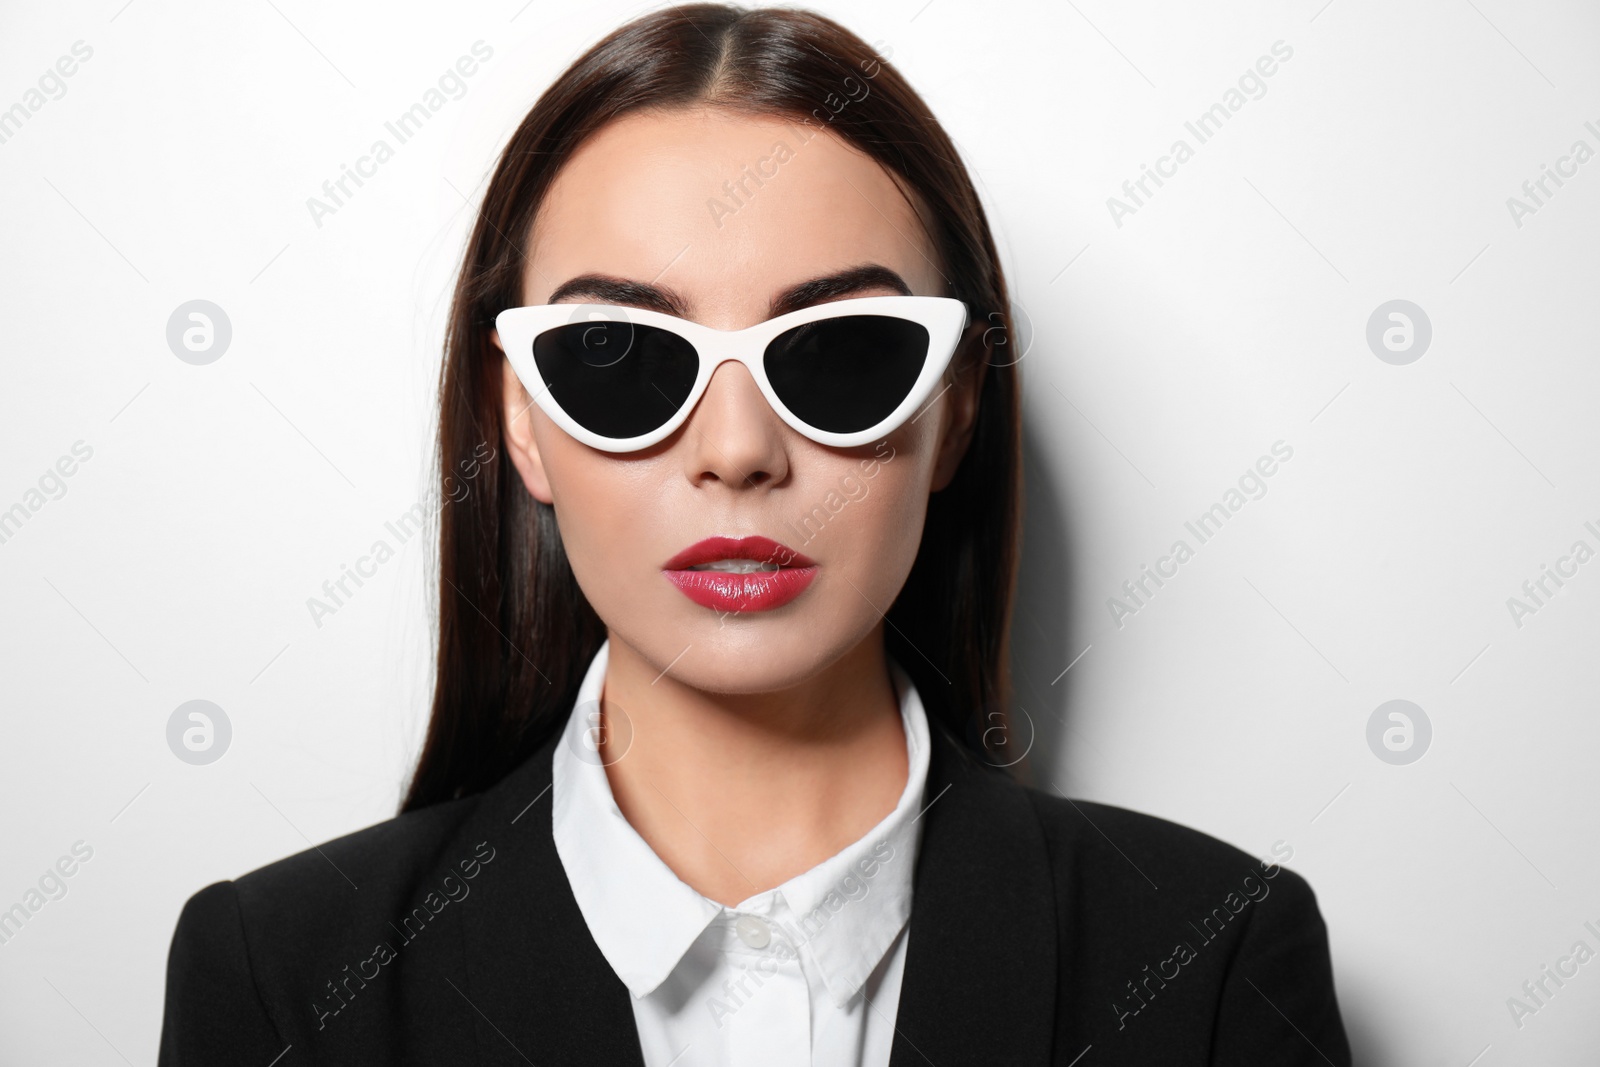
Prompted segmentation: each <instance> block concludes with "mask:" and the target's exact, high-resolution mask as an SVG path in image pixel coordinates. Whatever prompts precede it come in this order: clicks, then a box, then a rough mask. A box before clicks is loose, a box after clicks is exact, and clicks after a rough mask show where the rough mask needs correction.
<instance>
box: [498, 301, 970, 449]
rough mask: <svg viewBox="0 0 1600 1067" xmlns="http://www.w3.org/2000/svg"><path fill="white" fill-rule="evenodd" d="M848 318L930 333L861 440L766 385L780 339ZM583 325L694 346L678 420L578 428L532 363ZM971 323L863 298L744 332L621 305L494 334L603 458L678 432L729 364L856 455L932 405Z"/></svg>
mask: <svg viewBox="0 0 1600 1067" xmlns="http://www.w3.org/2000/svg"><path fill="white" fill-rule="evenodd" d="M849 315H882V316H887V317H889V318H896V319H905V320H907V321H908V322H915V323H917V324H918V325H920V326H922V327H923V328H924V329H926V330H927V331H928V356H927V359H925V360H924V361H923V364H922V370H921V372H920V373H919V374H918V376H917V380H916V382H915V383H914V384H913V385H912V387H911V391H910V392H909V393H907V394H906V397H905V399H904V400H902V401H901V402H900V403H899V404H898V405H897V406H896V407H895V409H894V410H893V411H892V412H890V413H889V415H888V416H887V417H886V418H884V419H883V420H882V421H881V422H879V423H877V424H876V425H874V426H871V427H869V428H867V429H865V430H861V431H858V432H856V433H833V432H831V431H828V430H822V429H819V428H817V427H815V426H811V425H809V424H808V423H806V422H805V421H804V420H802V419H801V418H799V417H798V416H797V415H795V414H794V412H792V411H790V410H789V408H788V407H787V406H786V405H785V404H784V403H783V401H781V400H779V399H778V395H777V393H775V392H774V391H773V389H772V383H771V382H770V381H768V379H767V372H766V369H765V368H764V367H763V366H762V359H763V357H764V356H765V355H766V350H767V345H769V344H771V343H772V341H773V340H774V339H776V338H777V337H778V335H779V334H782V333H784V332H785V331H788V330H792V329H794V328H795V327H796V326H803V325H805V324H806V323H810V322H817V321H819V320H822V319H832V318H842V317H845V316H849ZM582 321H589V322H631V323H637V324H639V325H641V326H654V327H658V328H660V329H664V330H668V331H670V332H671V333H674V334H677V335H678V336H679V337H682V338H683V339H684V340H686V341H688V342H689V343H690V344H691V345H693V346H694V350H695V352H696V354H697V355H698V356H699V359H700V365H699V368H698V370H697V372H696V375H695V380H694V385H693V386H692V387H691V388H690V389H689V395H688V397H687V398H685V400H684V402H683V405H682V406H681V407H680V408H679V409H678V410H677V412H676V413H674V414H673V416H672V418H670V419H668V420H667V421H666V422H665V423H663V424H662V425H661V426H658V427H657V428H656V429H654V430H651V431H650V432H649V433H645V434H640V435H638V436H637V437H625V438H617V437H603V436H601V435H600V434H597V433H595V432H593V431H592V430H589V429H586V428H585V427H583V426H581V425H579V423H578V422H577V421H576V420H574V419H573V418H572V417H571V416H570V415H568V414H567V413H566V412H565V411H564V410H562V408H561V405H560V404H559V403H557V401H556V399H555V397H553V396H551V395H550V390H549V388H548V387H547V386H546V384H545V381H544V379H543V377H542V376H541V375H540V374H539V368H538V366H537V365H536V364H535V362H534V358H533V342H534V339H535V338H536V337H538V336H539V335H540V334H541V333H544V332H545V331H546V330H551V329H555V328H556V327H558V326H565V325H568V324H570V323H574V322H582ZM968 321H969V318H968V315H967V306H966V304H964V303H963V302H962V301H960V300H956V299H953V298H951V297H945V296H864V297H853V298H850V299H846V300H833V301H829V302H826V303H822V304H814V305H812V306H811V307H805V308H800V309H799V310H798V311H791V312H789V313H788V314H786V315H779V316H778V317H777V318H773V319H767V320H766V321H765V322H759V323H757V324H755V325H754V326H748V327H746V328H744V329H742V330H718V329H714V328H712V327H710V326H705V325H702V324H700V323H698V322H691V321H689V320H688V319H680V318H678V317H677V316H675V315H664V314H662V313H661V312H658V311H650V310H647V309H644V308H634V307H621V306H618V305H614V304H535V305H531V306H528V307H515V308H507V309H505V310H504V311H502V312H500V314H498V315H496V316H495V329H496V330H498V331H499V336H500V346H501V350H502V351H504V352H505V355H506V358H507V359H508V360H510V362H511V369H512V370H514V371H516V374H517V377H518V378H520V379H521V380H522V385H523V388H524V389H526V390H527V391H528V395H529V396H530V397H532V398H533V401H534V403H536V404H538V405H539V408H540V410H542V411H543V412H544V413H545V414H546V415H548V416H550V419H551V421H553V422H554V423H555V424H556V425H557V426H560V427H561V428H562V429H563V430H565V431H566V432H567V433H568V434H569V435H571V436H572V437H573V438H575V439H576V440H578V441H580V442H582V443H583V444H586V445H588V446H589V447H590V448H596V449H599V450H600V451H602V452H637V451H639V450H640V449H644V448H649V447H650V446H651V445H653V444H656V443H657V442H660V441H664V440H666V439H667V438H668V437H670V436H672V435H673V434H674V433H676V432H677V430H678V427H680V426H682V425H683V424H684V423H685V422H686V421H688V418H689V415H690V413H692V412H693V411H694V409H695V406H696V405H698V404H699V403H700V398H701V397H703V396H704V395H705V391H706V388H707V387H708V386H709V385H710V384H711V375H712V374H713V373H714V372H715V371H716V369H717V368H718V367H720V366H721V365H722V364H724V363H726V362H728V361H729V360H733V361H735V362H738V363H743V364H744V365H745V368H746V369H747V370H749V371H750V376H751V377H752V378H754V379H755V382H756V386H757V388H759V389H760V390H761V395H762V396H764V397H766V400H767V403H768V404H770V405H771V406H772V410H773V411H774V412H775V413H776V414H777V416H778V417H779V418H780V419H782V420H783V421H784V422H785V423H787V424H788V425H789V426H790V428H792V429H793V430H794V431H795V432H796V433H799V434H801V435H802V436H804V437H806V438H809V439H810V440H812V441H815V442H817V443H818V444H821V445H827V446H830V447H833V448H856V447H859V446H861V445H865V444H870V443H872V442H873V441H875V440H877V439H879V438H881V437H884V436H886V435H888V434H889V433H891V432H893V431H894V430H896V429H898V428H899V427H900V426H901V425H902V424H903V423H904V422H905V421H906V420H907V419H908V418H910V417H911V414H912V412H914V411H915V410H916V409H917V408H919V407H921V406H922V404H923V402H924V401H926V400H927V399H928V396H929V394H930V393H932V392H933V389H934V386H936V385H937V384H938V383H939V379H940V378H941V377H942V376H943V375H944V372H945V369H946V368H947V367H949V365H950V360H951V359H952V358H953V357H954V356H955V352H956V347H957V346H958V345H959V344H960V342H961V336H962V334H963V333H964V332H965V330H966V327H967V323H968Z"/></svg>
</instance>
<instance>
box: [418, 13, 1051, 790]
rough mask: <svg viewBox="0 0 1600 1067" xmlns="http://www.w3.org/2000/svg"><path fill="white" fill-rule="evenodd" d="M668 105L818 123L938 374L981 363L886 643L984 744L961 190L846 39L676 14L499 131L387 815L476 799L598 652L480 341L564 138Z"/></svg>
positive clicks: (516, 285) (471, 268)
mask: <svg viewBox="0 0 1600 1067" xmlns="http://www.w3.org/2000/svg"><path fill="white" fill-rule="evenodd" d="M686 107H721V108H727V109H729V110H733V111H737V112H741V113H754V114H759V115H768V116H775V117H783V118H786V119H789V120H793V121H799V122H803V123H806V124H808V125H809V126H811V127H813V128H814V129H815V128H823V129H826V130H828V131H830V132H832V133H833V134H834V135H836V136H838V137H839V138H841V139H843V140H844V142H845V143H847V144H849V145H852V146H853V147H855V148H857V149H859V150H860V151H862V152H864V153H865V154H866V155H868V156H870V157H871V158H872V159H874V160H876V161H877V162H878V163H879V164H880V165H882V166H883V167H884V168H885V169H886V170H887V171H888V172H889V173H890V174H891V175H893V176H894V177H895V178H896V179H897V180H898V181H899V182H900V184H901V185H902V186H903V187H904V188H907V189H909V190H910V191H911V192H912V193H913V194H914V195H913V196H912V197H910V199H911V200H912V201H913V203H914V206H915V207H916V208H917V210H918V213H919V214H920V215H921V217H922V221H923V226H924V228H925V229H926V231H927V233H928V236H929V238H930V239H931V241H932V243H933V245H934V247H935V248H936V249H937V252H938V257H939V264H938V266H939V268H940V270H941V271H942V273H943V274H944V277H945V279H946V282H947V285H948V293H947V295H949V296H953V297H956V298H958V299H960V300H963V301H965V302H966V304H967V307H968V309H969V314H970V316H971V319H972V322H973V325H972V327H971V328H970V330H969V333H968V335H967V337H966V338H965V339H964V340H963V344H962V347H961V349H960V351H959V352H958V354H957V357H956V359H955V361H954V365H953V367H952V374H965V373H973V372H975V371H978V370H981V371H982V372H983V387H982V392H981V394H980V401H979V414H978V419H977V425H976V428H975V431H974V436H973V439H972V443H971V446H970V447H969V449H968V451H967V453H966V455H965V457H964V458H963V460H962V462H961V464H960V466H959V469H958V470H957V472H956V475H955V477H954V480H953V481H952V482H951V484H950V485H949V486H948V487H946V488H945V489H944V490H942V491H941V492H938V493H934V494H933V495H932V496H931V498H930V500H929V504H928V515H927V522H926V525H925V528H924V531H923V535H922V544H921V546H920V548H919V550H918V553H917V558H916V562H915V564H914V565H913V567H912V570H911V574H910V576H909V578H908V579H907V581H906V584H905V588H904V589H903V590H902V591H901V593H900V595H899V598H898V599H897V600H896V601H895V602H894V604H893V606H892V607H891V608H890V609H889V612H888V615H887V619H888V624H887V625H886V627H885V641H886V648H887V651H888V654H889V655H890V656H892V657H893V658H894V659H895V660H896V661H897V662H898V663H900V664H901V665H902V666H903V667H904V668H905V669H906V671H907V672H908V673H909V674H910V676H911V678H912V680H913V681H914V682H915V683H916V686H917V689H918V691H919V693H920V694H921V696H922V699H923V702H924V705H925V707H926V708H927V711H928V714H929V716H930V718H931V719H933V720H934V721H935V722H942V723H944V724H945V725H947V726H949V727H950V728H951V729H952V730H953V731H954V732H955V734H956V735H957V736H958V737H960V738H961V739H962V740H963V741H964V742H965V744H966V745H967V746H969V747H970V748H971V749H972V750H973V751H975V752H977V753H980V754H986V753H989V752H992V751H993V750H994V744H993V742H994V741H995V739H996V738H997V737H999V736H1003V733H1002V732H1001V731H1002V730H1003V724H1004V722H1005V715H1006V711H1007V703H1008V700H1009V698H1010V682H1009V670H1008V664H1007V654H1006V650H1007V642H1008V637H1009V631H1010V622H1011V601H1012V595H1013V591H1014V586H1015V573H1016V560H1017V553H1018V547H1019V546H1018V530H1019V525H1020V508H1021V463H1020V448H1021V432H1020V426H1019V404H1018V381H1017V377H1016V368H1015V366H1014V362H1015V361H1014V359H1013V358H1012V357H1011V355H1010V353H1011V351H1012V349H1013V348H1014V347H1015V346H1014V344H1012V343H1008V342H1009V341H1011V339H1012V338H1013V337H1014V335H1013V333H1012V330H1011V317H1010V304H1009V301H1008V298H1007V293H1006V283H1005V277H1004V275H1003V274H1002V272H1001V269H1000V262H999V258H998V256H997V255H996V252H995V247H994V240H993V238H992V236H991V235H990V233H989V224H988V221H987V219H986V218H985V217H984V212H983V208H982V206H981V205H980V203H979V201H978V196H977V193H976V192H975V190H974V189H973V186H972V182H971V180H970V179H969V178H968V176H967V172H966V169H965V168H964V167H963V165H962V163H961V161H960V158H959V157H958V156H957V154H956V150H955V147H954V146H953V145H952V144H951V143H950V139H949V138H948V137H947V136H946V135H945V132H944V130H943V129H941V128H940V126H939V124H938V122H936V121H935V120H934V118H933V116H932V115H931V114H930V113H929V110H928V107H927V105H926V104H925V103H923V101H922V99H921V97H919V96H918V95H917V94H916V93H915V92H914V91H913V90H912V89H911V87H910V86H909V85H908V84H907V83H906V82H905V81H904V80H903V79H902V78H901V77H900V75H899V74H898V73H897V72H896V71H895V70H894V68H893V67H892V66H890V64H889V63H888V62H887V58H886V57H884V56H880V55H878V54H877V53H876V52H874V50H873V49H872V48H871V47H870V46H868V45H867V44H866V43H865V42H864V41H862V40H861V39H860V38H859V37H857V36H856V35H855V34H853V33H851V32H850V31H848V30H846V29H845V28H844V27H842V26H840V25H838V24H837V23H835V22H833V21H831V20H829V19H826V18H823V17H822V16H820V15H816V14H812V13H809V12H805V11H797V10H790V9H778V8H762V9H758V10H744V9H741V8H737V7H730V6H725V5H721V4H693V5H689V6H684V7H674V8H669V9H666V10H662V11H658V12H655V13H653V14H649V15H645V16H643V17H641V18H639V19H637V20H635V21H633V22H630V23H628V24H627V25H625V26H623V27H621V28H620V29H618V30H617V31H615V32H614V33H612V34H611V35H610V36H608V37H606V38H605V39H604V40H602V41H601V42H600V43H599V44H596V45H595V46H594V47H593V48H591V49H590V50H589V51H588V52H587V53H585V54H584V55H583V56H582V57H581V58H579V59H578V60H577V61H576V62H575V63H573V64H572V66H571V67H570V68H568V69H567V70H566V72H565V73H563V74H562V75H561V76H560V77H559V78H557V79H556V81H555V84H553V85H552V86H550V88H549V89H548V90H546V91H545V93H544V95H542V96H541V97H539V99H538V102H537V103H535V104H534V106H533V109H532V110H531V111H529V112H528V115H527V117H526V118H525V119H523V121H522V124H521V126H519V127H518V128H517V131H516V133H515V134H513V135H512V137H511V141H510V143H509V144H507V145H506V148H505V151H504V153H503V154H502V155H501V156H500V160H499V162H498V164H497V165H496V167H495V171H494V176H493V177H492V179H491V180H490V182H489V186H488V190H487V192H486V193H485V195H484V201H483V207H482V209H481V210H480V211H479V213H478V218H477V223H476V225H475V226H474V227H473V230H472V237H471V239H470V241H469V243H468V245H467V249H466V254H465V257H464V260H463V263H462V267H461V274H460V278H459V280H458V281H457V284H456V289H455V295H454V299H453V302H452V305H451V309H450V319H449V326H448V331H447V335H446V341H445V360H444V367H443V370H442V372H441V375H440V415H439V441H438V453H437V457H436V458H437V462H438V465H439V468H440V469H439V475H440V477H441V478H444V479H449V478H452V477H454V478H456V479H457V480H459V479H461V478H462V477H463V476H470V477H471V481H470V483H469V485H468V491H467V492H466V493H465V494H464V495H462V496H460V497H459V498H457V497H456V495H455V494H454V492H452V493H451V494H450V496H451V498H452V500H453V501H454V502H452V503H450V504H448V506H445V507H443V508H442V509H441V511H440V515H439V653H438V673H437V679H436V683H435V688H434V696H433V712H432V718H431V720H430V722H429V724H428V733H427V741H426V744H425V746H424V748H423V750H422V755H421V757H420V759H419V760H418V763H417V768H416V773H415V774H414V776H413V778H412V781H411V786H410V790H409V792H408V793H407V795H406V797H405V800H404V803H403V805H402V807H401V810H402V811H411V810H414V809H416V808H421V807H425V806H427V805H429V804H434V803H438V802H440V801H445V800H450V799H453V798H456V797H461V796H466V795H469V794H472V793H475V792H478V791H480V790H483V789H485V788H487V787H488V786H490V785H492V784H494V783H495V782H496V781H498V780H499V779H500V778H502V777H503V776H504V775H505V774H506V773H507V772H509V771H510V770H511V769H512V768H514V767H515V766H517V765H518V764H519V763H521V762H522V761H523V760H524V759H526V758H527V757H528V756H529V755H530V754H531V753H532V752H533V751H534V750H535V749H536V748H538V747H539V745H541V744H542V743H543V742H544V741H546V740H548V738H549V737H550V735H551V734H552V732H554V731H555V730H557V729H558V728H559V727H560V725H561V724H562V723H563V722H564V721H565V719H566V716H567V715H568V714H569V713H570V711H571V707H572V702H573V700H574V699H576V696H577V690H578V686H579V685H580V683H581V682H582V680H583V675H584V672H585V670H586V669H587V667H588V664H589V661H590V659H591V658H593V656H594V654H595V652H596V651H598V649H599V647H600V644H601V642H602V641H603V640H604V639H605V636H606V631H605V627H604V625H603V624H602V623H601V621H600V619H599V617H598V616H597V615H596V614H595V612H594V609H593V608H592V607H591V606H590V605H589V602H588V600H587V599H586V598H585V597H584V595H583V591H582V590H581V589H579V588H578V583H577V580H576V579H575V578H574V576H573V573H572V568H571V566H570V564H569V563H568V561H567V556H566V551H565V549H564V548H563V547H562V544H561V535H560V532H559V531H558V530H557V527H556V520H555V513H554V511H553V510H552V509H551V507H550V506H549V505H546V504H542V503H539V502H538V501H536V500H534V499H533V498H532V497H531V496H530V495H529V494H528V492H527V490H526V488H525V487H524V485H523V483H522V480H521V478H520V477H519V476H518V475H517V472H516V470H515V468H514V467H513V466H512V465H511V464H510V463H508V462H506V461H505V457H504V454H503V450H502V445H501V442H502V441H503V436H502V434H503V429H504V426H503V424H504V408H503V406H502V402H501V384H502V377H501V373H502V372H501V361H502V359H503V357H502V356H501V354H500V352H499V351H498V350H497V349H495V348H494V347H493V346H492V343H491V341H490V338H489V331H490V328H491V326H492V325H493V320H494V316H495V315H496V314H497V313H498V312H500V311H501V310H502V309H504V308H508V307H515V306H517V305H518V304H519V303H520V302H521V300H520V295H521V292H522V281H523V278H522V274H523V268H524V264H525V263H526V261H527V259H528V251H527V249H526V248H525V247H524V244H523V243H524V242H525V241H526V240H527V239H528V235H529V233H530V232H531V229H532V224H533V220H534V216H535V213H536V212H537V211H538V208H539V205H540V204H541V203H542V201H543V200H544V197H545V194H546V192H547V191H548V190H549V188H550V185H551V182H552V181H553V180H554V178H555V176H556V174H557V172H558V171H560V170H561V168H562V166H563V165H564V164H565V163H566V162H567V160H568V159H570V158H571V157H572V155H573V152H574V151H575V150H576V149H577V148H578V146H579V145H580V144H582V143H583V142H584V140H585V139H586V138H588V137H589V136H590V135H592V134H594V133H595V132H596V131H597V130H599V129H600V128H602V127H603V126H605V125H606V124H607V123H608V122H611V121H612V120H613V119H616V118H619V117H620V116H623V115H626V114H628V113H630V112H636V111H639V110H641V109H645V108H654V109H667V108H686ZM983 363H986V364H987V366H986V367H980V366H979V365H980V364H983ZM484 457H488V458H487V459H485V458H484ZM480 467H481V469H480ZM469 472H470V474H469ZM991 762H999V761H993V760H991Z"/></svg>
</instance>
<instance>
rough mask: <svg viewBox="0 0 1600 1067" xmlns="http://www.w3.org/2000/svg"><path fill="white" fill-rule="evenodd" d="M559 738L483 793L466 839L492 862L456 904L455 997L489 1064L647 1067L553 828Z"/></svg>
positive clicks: (628, 1003)
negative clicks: (460, 967) (458, 991)
mask: <svg viewBox="0 0 1600 1067" xmlns="http://www.w3.org/2000/svg"><path fill="white" fill-rule="evenodd" d="M559 737H560V734H559V732H558V733H557V734H556V735H554V736H553V737H552V738H551V739H550V740H549V741H547V742H546V743H545V744H544V745H543V746H541V747H540V748H539V750H538V751H537V752H535V753H534V754H533V755H532V756H530V757H529V758H528V759H527V760H526V761H524V762H523V764H522V765H521V766H520V767H518V768H517V769H516V770H515V771H513V772H512V773H511V774H510V775H509V776H508V777H507V778H506V779H505V780H504V781H502V782H501V783H499V784H498V785H496V786H495V787H494V788H492V789H491V790H489V792H488V793H486V794H485V796H484V798H483V802H482V803H481V804H480V806H479V808H478V810H477V812H475V813H474V815H473V816H472V817H471V818H470V819H469V821H468V826H466V827H464V828H463V831H462V834H463V839H464V840H465V842H466V844H467V845H468V846H469V847H471V846H473V845H476V844H477V843H478V842H479V841H487V842H488V843H489V845H490V846H491V847H493V848H494V850H495V859H494V860H493V861H491V862H490V863H489V864H486V865H485V867H484V869H483V871H482V872H481V873H480V874H479V876H478V879H477V887H476V891H477V893H478V894H481V896H479V897H478V898H477V899H469V900H467V901H464V902H463V903H462V910H461V921H462V927H463V936H464V941H465V944H464V951H465V957H466V958H465V971H466V975H467V985H468V986H469V988H468V989H466V990H463V991H462V992H463V995H464V996H465V997H466V998H467V999H468V1000H469V1001H470V1003H471V1006H472V1009H473V1011H474V1013H475V1014H476V1019H475V1023H476V1029H477V1035H478V1045H479V1049H480V1051H481V1054H482V1062H483V1063H485V1064H502V1063H503V1064H516V1065H521V1067H526V1064H528V1063H535V1064H549V1063H562V1064H604V1065H607V1067H609V1065H613V1064H620V1065H623V1067H644V1059H643V1056H642V1055H641V1053H640V1051H639V1032H638V1028H637V1026H636V1025H635V1023H634V1019H633V1003H632V1000H633V998H632V995H631V994H630V993H629V992H628V988H627V987H626V986H625V985H623V984H622V980H621V979H619V978H618V977H617V976H616V973H615V972H613V971H612V970H611V965H610V964H609V963H608V962H606V958H605V956H604V955H602V954H601V952H600V948H599V946H597V945H596V944H595V943H594V938H593V937H591V936H590V934H589V928H588V926H587V925H586V924H585V923H584V920H583V914H582V913H581V912H580V911H579V910H578V902H577V900H576V899H574V898H573V895H572V887H571V886H570V885H569V884H568V882H567V876H566V872H565V870H564V869H563V868H562V866H561V858H560V856H559V855H558V854H557V853H556V848H555V840H554V838H553V836H552V833H551V828H550V802H551V796H550V780H551V757H552V755H553V753H554V751H555V745H556V743H557V740H558V738H559Z"/></svg>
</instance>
